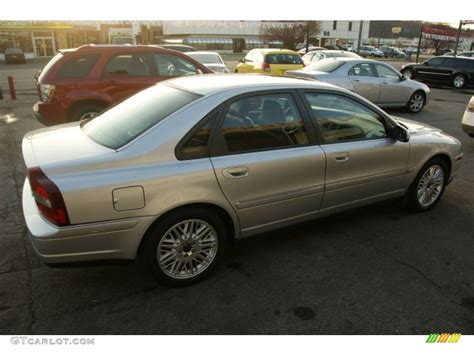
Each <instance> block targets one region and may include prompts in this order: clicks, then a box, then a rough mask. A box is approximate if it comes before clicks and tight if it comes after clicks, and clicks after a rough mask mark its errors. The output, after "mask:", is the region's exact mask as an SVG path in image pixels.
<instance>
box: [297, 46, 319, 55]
mask: <svg viewBox="0 0 474 355" xmlns="http://www.w3.org/2000/svg"><path fill="white" fill-rule="evenodd" d="M324 49H325V48H323V47H314V46H309V47H308V52H306V47H303V48H301V49H300V50H299V51H298V54H299V55H301V56H302V55H304V54H306V53H310V52H313V51H320V50H324Z"/></svg>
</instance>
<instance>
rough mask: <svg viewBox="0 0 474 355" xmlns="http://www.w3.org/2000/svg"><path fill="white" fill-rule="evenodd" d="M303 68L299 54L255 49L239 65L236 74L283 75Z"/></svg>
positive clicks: (287, 50) (271, 49)
mask: <svg viewBox="0 0 474 355" xmlns="http://www.w3.org/2000/svg"><path fill="white" fill-rule="evenodd" d="M303 67H304V64H303V60H302V59H301V57H300V56H299V54H298V53H297V52H294V51H291V50H289V49H275V48H264V49H260V48H255V49H252V50H251V51H249V52H248V53H247V55H246V56H245V58H244V59H242V60H241V61H240V62H239V64H237V67H236V69H235V72H236V73H260V74H262V73H263V74H272V75H283V74H284V73H285V71H287V70H292V69H301V68H303Z"/></svg>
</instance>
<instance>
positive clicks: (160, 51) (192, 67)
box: [33, 45, 212, 125]
mask: <svg viewBox="0 0 474 355" xmlns="http://www.w3.org/2000/svg"><path fill="white" fill-rule="evenodd" d="M201 73H212V71H211V70H209V69H208V68H206V67H205V66H204V65H202V64H200V63H199V62H197V61H195V60H194V59H192V58H190V57H188V56H186V55H185V54H183V53H180V52H177V51H173V50H168V49H164V48H159V47H155V46H130V45H86V46H82V47H79V48H77V49H67V50H62V51H60V52H59V53H58V54H57V55H56V56H55V57H54V58H53V59H51V61H50V62H49V63H48V64H47V65H46V66H45V67H44V69H43V71H42V72H41V74H40V75H39V77H38V79H37V87H38V95H39V99H40V101H38V102H37V103H36V104H35V105H34V106H33V111H34V112H35V115H36V117H37V118H38V120H39V121H40V122H42V123H43V124H45V125H54V124H59V123H65V122H70V121H77V120H81V119H86V118H90V117H93V116H95V115H96V114H97V113H99V112H101V111H102V110H104V109H105V108H106V107H109V106H111V105H114V104H117V103H118V102H120V101H122V100H124V99H126V98H127V97H129V96H131V95H133V94H135V93H137V92H138V91H140V90H143V89H145V88H147V87H149V86H151V85H153V84H155V83H157V82H159V81H162V80H165V79H169V78H172V77H175V76H182V75H194V74H201Z"/></svg>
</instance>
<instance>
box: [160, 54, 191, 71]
mask: <svg viewBox="0 0 474 355" xmlns="http://www.w3.org/2000/svg"><path fill="white" fill-rule="evenodd" d="M153 59H154V61H155V65H156V68H157V69H158V75H159V76H184V75H194V74H196V73H197V68H196V66H195V65H194V64H193V63H191V62H190V61H188V60H186V59H183V58H181V57H178V56H175V55H169V54H154V55H153Z"/></svg>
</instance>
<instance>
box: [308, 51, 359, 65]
mask: <svg viewBox="0 0 474 355" xmlns="http://www.w3.org/2000/svg"><path fill="white" fill-rule="evenodd" d="M326 58H361V57H360V56H359V55H358V54H357V53H354V52H348V51H338V50H318V51H312V52H308V53H306V54H305V55H304V56H303V57H302V58H301V59H303V63H304V65H310V64H311V63H314V62H317V61H320V60H322V59H326Z"/></svg>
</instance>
